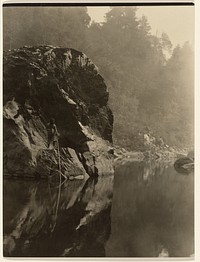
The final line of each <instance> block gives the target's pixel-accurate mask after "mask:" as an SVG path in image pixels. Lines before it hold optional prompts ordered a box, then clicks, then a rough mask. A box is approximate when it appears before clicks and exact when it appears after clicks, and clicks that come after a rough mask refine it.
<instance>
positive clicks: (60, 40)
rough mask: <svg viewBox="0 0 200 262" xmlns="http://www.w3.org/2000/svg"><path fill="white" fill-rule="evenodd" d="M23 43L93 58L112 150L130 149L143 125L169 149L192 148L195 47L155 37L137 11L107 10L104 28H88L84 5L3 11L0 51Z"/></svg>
mask: <svg viewBox="0 0 200 262" xmlns="http://www.w3.org/2000/svg"><path fill="white" fill-rule="evenodd" d="M25 45H27V46H29V45H33V46H36V45H53V46H64V47H71V48H74V49H77V50H80V51H82V52H84V53H85V54H86V55H87V56H88V57H90V58H91V59H92V61H93V62H94V63H95V64H96V65H97V66H98V68H99V72H100V74H101V75H102V76H103V77H104V79H105V82H106V84H107V86H108V88H109V93H110V100H109V103H110V107H111V109H112V111H113V114H114V133H113V136H114V142H115V143H116V144H118V145H120V146H123V147H125V148H128V149H132V150H134V149H135V143H134V141H135V137H137V134H138V133H139V132H141V131H143V130H145V128H147V127H148V128H149V129H150V130H151V132H152V134H153V135H154V136H155V137H160V136H161V137H162V138H163V139H164V141H165V143H167V144H168V145H171V146H178V147H189V146H192V145H193V129H194V52H193V48H192V47H191V46H190V44H189V43H187V42H186V43H185V44H184V45H183V46H175V47H173V45H172V43H171V41H170V39H169V37H168V36H167V34H165V33H163V34H162V35H161V36H155V35H153V34H152V33H151V27H150V25H149V23H148V20H147V18H146V17H144V16H143V17H142V18H139V17H138V16H137V8H136V7H113V8H110V10H109V11H108V12H107V13H106V16H105V21H104V22H103V23H96V22H94V21H92V22H91V18H90V16H89V15H88V13H87V8H86V7H29V8H27V7H15V8H11V7H9V8H4V10H3V46H4V50H8V49H14V48H18V47H22V46H25ZM166 54H167V55H166Z"/></svg>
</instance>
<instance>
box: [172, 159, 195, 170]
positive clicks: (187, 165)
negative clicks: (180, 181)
mask: <svg viewBox="0 0 200 262" xmlns="http://www.w3.org/2000/svg"><path fill="white" fill-rule="evenodd" d="M174 168H175V169H176V171H177V172H178V173H182V174H190V173H191V172H193V171H194V158H190V157H181V158H179V159H177V160H176V161H175V163H174Z"/></svg>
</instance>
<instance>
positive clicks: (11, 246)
mask: <svg viewBox="0 0 200 262" xmlns="http://www.w3.org/2000/svg"><path fill="white" fill-rule="evenodd" d="M58 190H59V188H58V185H52V184H48V183H47V182H46V181H45V182H41V181H40V182H39V183H37V182H33V181H32V182H31V181H29V182H25V181H13V180H5V181H4V255H5V256H16V257H17V256H26V257H30V256H33V257H58V256H68V257H90V256H92V257H103V256H108V257H167V256H170V257H180V256H181V257H184V256H185V257H186V256H190V255H192V254H194V176H193V174H192V173H191V174H189V175H188V176H183V175H181V174H179V173H177V172H176V171H175V169H174V168H173V165H171V164H166V163H156V162H138V163H137V162H128V163H126V164H124V165H121V166H118V167H117V168H116V172H115V181H114V196H113V203H112V209H111V202H112V193H113V177H112V176H104V177H101V178H98V179H97V178H95V179H91V178H89V179H88V180H87V181H80V180H75V181H68V182H66V183H64V184H63V185H62V189H61V194H60V197H59V198H58V195H59V194H58ZM58 199H59V201H58ZM58 203H59V205H58ZM57 207H58V212H57ZM110 214H111V216H110Z"/></svg>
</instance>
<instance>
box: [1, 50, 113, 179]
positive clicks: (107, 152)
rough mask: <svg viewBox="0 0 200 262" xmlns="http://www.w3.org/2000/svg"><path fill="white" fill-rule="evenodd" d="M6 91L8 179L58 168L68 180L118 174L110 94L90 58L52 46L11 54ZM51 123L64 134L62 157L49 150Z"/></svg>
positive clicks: (6, 60) (6, 59) (5, 67)
mask: <svg viewBox="0 0 200 262" xmlns="http://www.w3.org/2000/svg"><path fill="white" fill-rule="evenodd" d="M3 88H4V92H3V101H4V110H3V114H4V125H3V129H4V135H3V139H4V174H9V175H17V176H29V177H30V176H33V177H34V176H35V175H37V176H38V175H39V176H48V174H49V171H50V170H51V169H52V163H53V165H54V171H56V169H58V168H59V169H62V170H61V171H62V173H63V174H66V173H67V175H69V173H74V172H75V173H77V175H80V173H84V172H86V173H87V174H88V175H90V176H93V175H100V174H106V173H112V172H113V163H112V159H113V154H112V153H113V152H112V150H111V148H110V147H111V144H112V128H113V115H112V112H111V110H110V108H109V107H108V104H107V103H108V96H109V94H108V89H107V86H106V84H105V82H104V79H103V78H102V76H101V75H100V74H99V72H98V68H97V67H96V66H95V65H94V64H93V62H92V61H91V60H90V59H89V58H88V57H87V56H86V55H85V54H83V53H81V52H79V51H76V50H74V49H69V48H61V47H52V46H39V47H23V48H20V49H14V50H11V51H10V50H9V51H7V52H5V53H4V65H3ZM50 118H54V119H55V122H56V125H57V128H58V131H59V133H60V138H59V149H60V150H57V152H55V151H53V150H51V151H50V150H48V149H47V124H48V122H49V120H50ZM52 159H54V160H52ZM51 160H52V161H51ZM56 163H57V164H56ZM59 163H60V165H59ZM74 167H76V168H75V169H74ZM83 171H84V172H83Z"/></svg>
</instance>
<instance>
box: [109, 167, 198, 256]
mask: <svg viewBox="0 0 200 262" xmlns="http://www.w3.org/2000/svg"><path fill="white" fill-rule="evenodd" d="M111 218H112V219H111V221H112V224H111V227H112V233H111V236H110V239H109V241H108V243H107V245H106V255H107V256H111V257H112V256H120V257H132V256H134V257H135V256H136V257H143V256H144V257H158V256H164V255H167V254H168V255H169V256H170V257H171V256H172V257H173V256H177V257H180V256H182V257H185V256H190V255H191V254H193V253H194V176H193V174H190V175H188V176H182V175H180V174H178V173H177V172H176V171H175V170H174V168H173V166H170V165H167V166H165V164H164V163H159V162H158V163H153V162H149V163H141V162H140V163H139V162H138V163H130V162H129V163H127V165H124V166H121V167H118V168H117V169H116V173H115V182H114V196H113V202H112V212H111Z"/></svg>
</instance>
